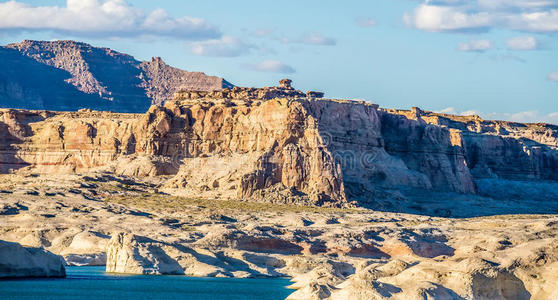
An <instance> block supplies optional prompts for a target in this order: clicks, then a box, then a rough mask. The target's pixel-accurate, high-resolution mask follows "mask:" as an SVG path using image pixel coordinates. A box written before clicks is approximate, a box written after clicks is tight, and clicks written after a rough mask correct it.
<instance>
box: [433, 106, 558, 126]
mask: <svg viewBox="0 0 558 300" xmlns="http://www.w3.org/2000/svg"><path fill="white" fill-rule="evenodd" d="M437 112H438V113H443V114H451V115H460V116H471V115H478V116H480V117H481V118H483V119H485V120H505V121H512V122H521V123H549V124H558V112H552V113H541V112H540V111H538V110H533V111H521V112H517V113H497V112H492V113H485V112H480V111H477V110H468V111H458V110H457V109H455V108H454V107H448V108H444V109H442V110H439V111H437Z"/></svg>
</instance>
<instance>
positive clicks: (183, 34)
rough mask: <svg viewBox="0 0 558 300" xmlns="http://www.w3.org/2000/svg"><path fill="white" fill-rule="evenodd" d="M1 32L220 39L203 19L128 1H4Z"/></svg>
mask: <svg viewBox="0 0 558 300" xmlns="http://www.w3.org/2000/svg"><path fill="white" fill-rule="evenodd" d="M0 31H4V32H12V31H13V32H19V31H51V32H57V33H61V34H71V35H76V36H104V37H108V38H121V37H143V36H163V37H172V38H178V39H187V40H199V39H206V38H218V37H219V36H220V35H221V34H220V32H219V30H217V29H216V28H215V27H214V26H212V25H211V24H209V23H207V22H206V21H204V20H203V19H198V18H192V17H180V18H174V17H172V16H170V15H169V14H168V12H167V11H165V10H164V9H160V8H159V9H155V10H153V11H151V12H146V11H143V10H141V9H137V8H135V7H133V6H132V5H131V4H129V3H128V2H127V1H126V0H67V1H66V6H61V7H60V6H32V5H29V4H25V3H23V2H18V1H8V2H3V3H0Z"/></svg>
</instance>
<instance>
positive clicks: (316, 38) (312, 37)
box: [282, 33, 337, 46]
mask: <svg viewBox="0 0 558 300" xmlns="http://www.w3.org/2000/svg"><path fill="white" fill-rule="evenodd" d="M282 42H283V43H299V44H307V45H321V46H334V45H336V44H337V40H336V39H334V38H330V37H325V36H323V35H321V34H319V33H310V34H307V35H303V36H301V37H299V38H295V39H290V38H283V39H282Z"/></svg>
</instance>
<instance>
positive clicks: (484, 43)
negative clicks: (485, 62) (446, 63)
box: [457, 40, 494, 52]
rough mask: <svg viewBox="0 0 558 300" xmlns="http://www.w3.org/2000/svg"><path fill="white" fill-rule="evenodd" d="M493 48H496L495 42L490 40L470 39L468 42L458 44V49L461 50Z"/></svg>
mask: <svg viewBox="0 0 558 300" xmlns="http://www.w3.org/2000/svg"><path fill="white" fill-rule="evenodd" d="M492 48H494V43H493V42H492V41H489V40H476V41H470V42H468V43H460V44H459V45H458V46H457V49H458V50H459V51H464V52H469V51H474V52H485V51H487V50H490V49H492Z"/></svg>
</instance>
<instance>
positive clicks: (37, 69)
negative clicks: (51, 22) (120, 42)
mask: <svg viewBox="0 0 558 300" xmlns="http://www.w3.org/2000/svg"><path fill="white" fill-rule="evenodd" d="M0 57H1V59H0V66H1V67H2V70H3V74H1V75H0V107H11V108H27V109H47V110H78V109H80V108H89V109H97V110H112V111H118V112H142V113H143V112H145V111H146V110H147V109H148V108H149V106H150V105H151V104H160V103H162V102H164V101H165V100H169V99H170V98H172V95H173V94H174V93H175V92H176V91H178V90H199V91H214V90H221V89H223V88H230V87H232V85H231V84H230V83H228V82H227V81H225V80H224V79H222V78H219V77H214V76H207V75H205V74H204V73H201V72H187V71H184V70H180V69H177V68H173V67H171V66H168V65H167V64H165V63H164V62H163V61H162V59H161V58H158V57H157V58H153V59H152V60H151V61H144V62H140V61H137V60H135V59H134V58H133V57H132V56H130V55H127V54H123V53H119V52H116V51H113V50H111V49H108V48H97V47H92V46H91V45H88V44H85V43H80V42H74V41H55V42H44V41H24V42H21V43H18V44H10V45H7V46H6V47H0Z"/></svg>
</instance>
